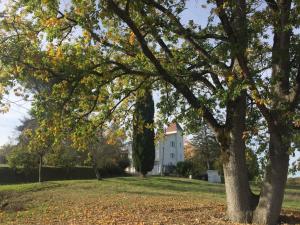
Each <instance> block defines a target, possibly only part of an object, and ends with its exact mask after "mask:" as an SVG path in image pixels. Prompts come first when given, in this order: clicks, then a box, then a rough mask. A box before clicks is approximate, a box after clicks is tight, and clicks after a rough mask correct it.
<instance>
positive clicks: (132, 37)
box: [129, 32, 135, 45]
mask: <svg viewBox="0 0 300 225" xmlns="http://www.w3.org/2000/svg"><path fill="white" fill-rule="evenodd" d="M134 41H135V34H134V33H133V32H130V36H129V44H130V45H133V44H134Z"/></svg>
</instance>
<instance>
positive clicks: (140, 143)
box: [132, 89, 155, 177]
mask: <svg viewBox="0 0 300 225" xmlns="http://www.w3.org/2000/svg"><path fill="white" fill-rule="evenodd" d="M153 122H154V101H153V98H152V93H151V90H150V89H147V90H143V91H142V93H139V96H138V97H137V100H136V104H135V112H134V119H133V145H132V150H133V151H132V152H133V164H134V167H135V168H136V170H137V171H138V172H140V173H141V175H142V176H143V177H144V176H145V175H146V174H147V172H149V171H151V170H152V169H153V166H154V159H155V145H154V129H153V126H152V125H153Z"/></svg>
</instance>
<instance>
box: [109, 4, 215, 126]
mask: <svg viewBox="0 0 300 225" xmlns="http://www.w3.org/2000/svg"><path fill="white" fill-rule="evenodd" d="M108 6H109V8H111V9H112V10H113V12H114V13H115V14H116V15H117V16H118V17H119V18H120V19H122V20H123V21H124V22H125V23H126V24H127V25H128V26H129V28H130V29H131V30H132V32H133V33H134V34H135V36H136V38H137V40H138V42H139V43H140V45H141V48H142V51H143V53H144V55H145V56H146V57H147V58H148V59H149V60H150V62H151V63H152V64H153V65H154V66H155V68H156V70H157V72H158V73H159V74H160V76H161V77H162V78H163V79H164V80H165V81H167V82H169V83H170V84H172V85H173V86H174V87H175V88H176V89H177V90H178V91H179V92H180V93H181V94H182V95H183V96H185V98H186V99H187V100H188V102H189V104H191V105H193V107H195V108H198V109H201V110H202V111H203V117H204V118H205V119H206V120H207V122H208V123H209V125H210V126H211V128H213V129H214V130H217V129H219V128H220V127H221V125H220V124H219V123H218V121H217V120H216V119H215V118H214V116H213V115H212V113H211V112H210V110H209V109H208V108H207V107H205V106H204V104H203V103H201V102H200V101H199V99H197V98H196V96H195V95H194V94H193V93H192V92H191V90H190V89H189V88H188V87H187V86H186V85H185V84H184V83H182V82H178V81H177V79H176V78H175V77H173V76H171V75H169V73H168V72H167V71H166V70H165V69H164V68H163V67H162V65H161V64H160V62H159V61H158V59H157V58H156V57H155V56H154V54H153V53H152V51H151V50H150V49H149V47H148V45H147V42H146V40H145V39H144V37H143V35H142V34H141V33H140V31H139V30H138V28H137V26H136V25H135V23H134V22H133V21H132V19H131V18H130V16H129V15H128V14H127V13H126V12H124V11H123V10H122V9H120V8H119V7H118V5H116V3H115V2H114V1H113V0H108Z"/></svg>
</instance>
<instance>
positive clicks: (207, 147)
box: [192, 124, 221, 170]
mask: <svg viewBox="0 0 300 225" xmlns="http://www.w3.org/2000/svg"><path fill="white" fill-rule="evenodd" d="M199 127H200V129H199V131H198V132H197V133H196V134H195V135H194V137H193V138H192V146H193V147H194V148H195V152H196V154H195V156H194V157H193V159H198V160H199V161H200V162H202V163H203V164H204V165H205V166H204V167H205V168H206V169H207V170H210V169H214V168H213V165H214V163H215V162H216V161H217V160H219V158H220V153H221V151H220V146H219V144H218V142H217V140H216V139H215V136H214V134H213V132H212V131H211V129H209V127H208V126H207V125H206V124H202V126H199Z"/></svg>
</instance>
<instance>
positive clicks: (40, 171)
mask: <svg viewBox="0 0 300 225" xmlns="http://www.w3.org/2000/svg"><path fill="white" fill-rule="evenodd" d="M42 169H43V155H40V163H39V183H41V182H42Z"/></svg>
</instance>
